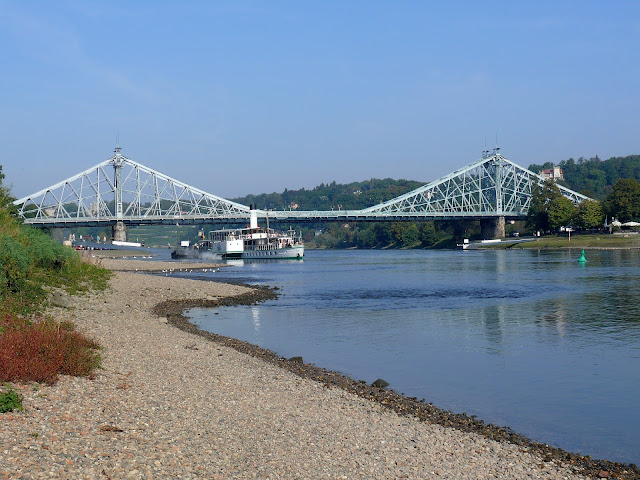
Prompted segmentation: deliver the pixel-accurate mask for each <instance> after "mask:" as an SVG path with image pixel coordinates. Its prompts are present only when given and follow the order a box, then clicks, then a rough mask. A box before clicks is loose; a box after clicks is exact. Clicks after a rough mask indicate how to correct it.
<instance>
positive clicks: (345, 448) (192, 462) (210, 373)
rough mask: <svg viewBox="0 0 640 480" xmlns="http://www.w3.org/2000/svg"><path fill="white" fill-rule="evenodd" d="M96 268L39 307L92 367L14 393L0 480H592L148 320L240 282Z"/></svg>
mask: <svg viewBox="0 0 640 480" xmlns="http://www.w3.org/2000/svg"><path fill="white" fill-rule="evenodd" d="M100 262H101V263H102V265H103V266H105V267H107V268H110V269H112V270H114V276H113V278H112V279H111V281H110V287H109V289H108V290H107V291H105V292H101V293H97V294H91V295H89V296H79V297H70V298H69V301H70V305H69V307H68V308H60V307H57V308H52V309H51V313H52V315H53V316H54V317H55V318H58V319H61V320H62V319H72V320H73V321H74V322H75V323H76V324H77V325H78V328H79V329H81V330H82V331H83V332H85V333H86V334H87V335H89V336H91V337H93V338H95V339H96V340H98V342H99V343H100V344H101V345H102V346H103V347H104V350H103V352H102V357H103V364H102V365H103V368H102V369H101V370H100V371H98V372H97V374H96V375H95V378H92V379H86V378H72V377H61V378H60V380H59V382H58V383H57V384H55V385H53V386H47V385H35V384H31V385H17V386H16V389H17V390H19V391H20V392H21V393H22V394H23V395H24V397H25V398H24V406H25V410H24V411H23V412H13V413H9V414H4V415H1V416H0V479H14V478H15V479H18V478H21V479H22V478H24V479H26V478H64V479H79V478H83V479H84V478H87V479H93V478H96V479H121V478H122V479H125V478H126V479H129V478H132V479H141V478H144V479H170V478H183V479H191V478H193V479H195V478H206V479H235V478H238V479H245V478H247V479H250V478H262V479H400V478H402V479H427V478H429V479H431V478H449V479H580V478H592V477H586V476H581V475H579V474H577V473H575V471H574V468H573V467H572V466H571V465H569V464H568V463H567V464H566V465H562V464H561V462H558V461H557V460H553V461H550V460H549V459H545V458H543V457H542V456H540V455H539V454H534V453H532V452H531V451H530V449H529V448H528V447H527V446H522V445H516V444H513V443H509V442H498V441H495V440H490V439H488V438H486V437H485V436H482V435H479V434H477V433H473V432H462V431H459V430H457V429H454V428H447V427H444V426H442V425H437V424H432V423H429V422H425V421H420V420H419V419H418V418H415V417H412V416H406V415H398V414H397V413H395V412H393V411H391V410H389V409H388V408H385V407H384V406H383V405H381V404H380V402H377V401H373V400H368V399H365V398H362V397H360V396H357V395H355V394H353V393H350V392H348V391H345V390H344V389H342V388H337V387H330V386H327V385H325V384H322V383H321V382H318V381H313V380H310V379H307V378H302V377H301V376H299V375H296V374H294V373H292V372H290V371H288V370H286V369H284V368H280V367H278V366H277V365H274V364H272V363H269V362H266V361H264V360H262V359H261V358H258V357H255V356H250V355H247V354H245V353H241V352H239V351H237V350H235V349H233V348H230V347H228V346H225V345H223V344H221V343H218V342H215V341H211V340H210V339H207V338H204V337H202V336H199V335H194V334H192V333H189V332H187V331H183V330H181V329H179V328H176V327H175V326H174V325H172V323H171V322H169V321H168V319H167V317H162V316H158V315H156V314H154V313H153V311H154V307H156V306H157V305H158V304H159V303H161V302H171V301H184V300H200V301H206V302H216V301H217V300H220V299H224V298H230V297H235V296H238V295H245V296H247V295H249V297H250V295H251V294H252V289H251V288H249V287H246V286H241V285H228V284H223V283H216V282H205V281H196V280H187V279H180V278H174V277H171V276H166V277H165V276H158V275H149V274H144V273H139V272H140V271H143V270H148V269H149V267H148V265H149V262H140V261H130V260H112V259H102V260H100ZM141 264H143V265H141ZM170 265H171V267H172V268H174V269H175V268H176V264H175V263H171V264H170ZM205 265H206V266H202V267H200V266H198V265H194V264H189V268H192V269H196V268H211V265H210V264H205ZM166 267H167V266H166V265H161V264H159V263H156V262H154V267H153V268H156V269H166ZM136 270H138V273H136V272H135V271H136ZM156 311H157V310H156ZM610 478H611V477H610Z"/></svg>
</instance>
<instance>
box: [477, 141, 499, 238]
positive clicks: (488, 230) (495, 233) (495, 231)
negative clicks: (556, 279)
mask: <svg viewBox="0 0 640 480" xmlns="http://www.w3.org/2000/svg"><path fill="white" fill-rule="evenodd" d="M482 158H487V159H488V158H493V160H492V161H491V168H492V169H493V180H494V185H495V187H494V190H495V209H496V212H495V213H496V216H495V217H489V218H484V219H482V220H480V236H481V237H482V239H483V240H493V239H498V238H504V236H505V218H504V209H503V191H502V182H503V179H502V168H501V165H500V160H499V158H500V147H496V148H494V149H493V154H492V155H490V154H489V150H485V151H483V152H482Z"/></svg>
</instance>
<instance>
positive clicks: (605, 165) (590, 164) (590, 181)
mask: <svg viewBox="0 0 640 480" xmlns="http://www.w3.org/2000/svg"><path fill="white" fill-rule="evenodd" d="M558 166H559V167H560V168H562V171H563V173H564V178H565V182H564V183H565V184H566V186H567V187H569V188H570V189H572V190H575V191H576V192H582V193H585V194H586V195H588V196H590V197H593V198H596V199H600V200H603V199H604V198H605V197H606V196H607V195H608V194H609V193H610V192H611V189H612V185H614V184H615V183H616V182H617V181H618V180H619V179H621V178H633V179H636V180H640V155H629V156H626V157H611V158H609V159H608V160H604V161H603V160H601V159H600V158H599V157H598V156H597V155H596V156H595V157H593V158H590V159H588V160H587V159H585V158H582V157H580V158H579V159H578V160H577V161H576V160H574V159H573V158H570V159H568V160H563V161H561V162H560V163H559V164H558ZM542 167H544V168H551V167H553V164H552V163H551V162H547V163H545V164H544V165H530V166H529V170H531V171H533V172H536V173H537V172H538V171H539V170H541V169H542Z"/></svg>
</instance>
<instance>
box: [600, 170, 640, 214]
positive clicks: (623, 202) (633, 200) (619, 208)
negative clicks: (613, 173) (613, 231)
mask: <svg viewBox="0 0 640 480" xmlns="http://www.w3.org/2000/svg"><path fill="white" fill-rule="evenodd" d="M604 207H605V211H606V213H607V215H610V216H611V217H615V218H616V219H618V220H619V221H621V222H629V221H631V220H635V219H640V183H638V181H637V180H635V179H633V178H621V179H620V180H618V181H617V182H616V184H615V185H614V186H613V190H612V191H611V193H610V194H609V195H607V198H606V200H605V202H604Z"/></svg>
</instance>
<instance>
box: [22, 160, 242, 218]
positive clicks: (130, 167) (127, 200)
mask: <svg viewBox="0 0 640 480" xmlns="http://www.w3.org/2000/svg"><path fill="white" fill-rule="evenodd" d="M14 203H15V204H16V205H17V206H18V215H19V216H20V217H22V218H23V219H24V220H25V223H31V224H35V225H41V226H55V225H62V224H78V225H95V224H104V223H111V224H113V223H116V222H125V223H130V224H154V223H158V224H163V223H164V224H166V223H175V221H176V220H178V221H182V220H184V219H189V220H190V221H191V222H194V223H196V222H197V221H198V220H200V221H211V219H213V218H227V219H230V220H233V219H244V218H248V216H249V207H246V206H244V205H240V204H239V203H235V202H230V201H229V200H225V199H223V198H220V197H217V196H215V195H211V194H209V193H206V192H204V191H202V190H199V189H197V188H194V187H191V186H189V185H187V184H185V183H183V182H180V181H179V180H176V179H174V178H171V177H169V176H167V175H164V174H162V173H160V172H157V171H155V170H153V169H151V168H149V167H145V166H144V165H141V164H139V163H137V162H134V161H133V160H131V159H129V158H127V157H125V156H124V155H122V154H121V153H120V148H116V151H115V155H114V156H113V157H111V158H109V159H108V160H105V161H104V162H102V163H99V164H98V165H96V166H94V167H91V168H90V169H88V170H85V171H84V172H81V173H79V174H77V175H75V176H73V177H71V178H68V179H66V180H63V181H61V182H59V183H57V184H56V185H53V186H51V187H48V188H46V189H44V190H41V191H39V192H36V193H34V194H32V195H29V196H27V197H24V198H21V199H20V200H17V201H16V202H14Z"/></svg>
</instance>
